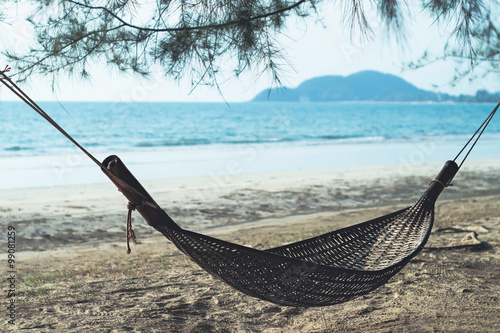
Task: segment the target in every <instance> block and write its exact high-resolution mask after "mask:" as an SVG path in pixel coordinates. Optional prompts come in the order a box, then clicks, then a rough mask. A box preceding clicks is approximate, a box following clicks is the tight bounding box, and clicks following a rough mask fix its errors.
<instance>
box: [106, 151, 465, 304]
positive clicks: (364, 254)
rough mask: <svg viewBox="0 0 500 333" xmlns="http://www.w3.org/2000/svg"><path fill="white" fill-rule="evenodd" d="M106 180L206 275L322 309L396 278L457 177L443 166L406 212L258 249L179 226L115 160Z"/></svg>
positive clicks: (113, 158)
mask: <svg viewBox="0 0 500 333" xmlns="http://www.w3.org/2000/svg"><path fill="white" fill-rule="evenodd" d="M103 164H104V165H105V166H107V170H106V172H110V174H108V176H109V177H110V178H111V180H112V181H113V182H114V183H115V184H116V185H117V186H118V188H119V189H120V191H121V192H123V194H124V195H125V196H126V197H127V198H128V199H129V201H130V202H132V203H134V206H136V208H137V210H138V211H139V212H140V213H141V215H142V216H143V217H144V218H145V219H146V221H147V222H148V224H150V225H151V226H153V227H154V228H155V229H156V230H158V231H159V232H161V233H162V234H163V235H164V236H165V237H167V238H168V239H169V240H171V241H172V242H173V243H174V244H175V246H177V247H178V248H179V249H180V250H181V251H182V252H184V253H185V254H186V255H187V256H188V257H189V258H191V259H192V260H193V261H195V262H196V263H197V264H198V265H199V266H201V267H202V268H203V269H204V270H206V271H207V272H209V273H210V274H212V275H213V276H215V277H216V278H218V279H220V280H222V281H224V282H226V283H227V284H229V285H231V286H232V287H234V288H236V289H238V290H240V291H242V292H244V293H246V294H248V295H250V296H254V297H258V298H260V299H263V300H266V301H270V302H273V303H276V304H279V305H287V306H307V307H310V306H325V305H332V304H336V303H341V302H345V301H348V300H351V299H353V298H355V297H358V296H360V295H363V294H366V293H368V292H370V291H372V290H374V289H376V288H378V287H380V286H381V285H383V284H384V283H386V282H387V281H388V280H389V279H390V278H391V277H392V276H394V275H395V274H396V273H397V272H399V271H400V270H401V269H402V268H403V267H404V266H405V265H406V264H407V263H408V262H409V261H410V260H411V259H412V258H413V257H414V256H415V255H417V253H418V252H420V250H421V249H422V248H423V246H424V245H425V243H426V242H427V239H428V238H429V235H430V231H431V229H432V224H433V220H434V204H435V201H436V199H437V197H438V196H439V194H440V193H441V191H442V190H443V188H444V187H445V186H446V184H448V183H449V181H450V180H451V179H452V178H453V176H454V175H455V173H456V172H457V171H458V166H457V164H456V163H455V162H452V161H448V162H447V164H446V165H445V167H444V168H443V170H442V171H441V172H440V174H439V175H438V176H437V177H436V179H435V180H433V181H432V182H431V185H430V186H429V189H428V190H427V191H426V192H425V193H424V194H423V195H422V197H421V198H420V199H419V200H418V201H417V202H416V203H415V204H414V205H413V206H411V207H408V208H405V209H402V210H399V211H397V212H394V213H391V214H388V215H385V216H382V217H379V218H376V219H373V220H370V221H367V222H364V223H361V224H357V225H353V226H350V227H346V228H343V229H339V230H336V231H332V232H329V233H326V234H323V235H320V236H316V237H313V238H310V239H306V240H303V241H299V242H296V243H293V244H288V245H284V246H280V247H275V248H271V249H267V250H256V249H253V248H249V247H246V246H241V245H238V244H233V243H230V242H227V241H224V240H220V239H217V238H214V237H210V236H207V235H203V234H200V233H196V232H192V231H189V230H184V229H182V228H181V227H179V226H178V225H177V224H176V223H175V222H174V221H173V220H172V219H171V218H170V217H169V216H168V215H167V213H165V211H163V210H162V209H161V208H160V207H159V206H158V205H157V204H156V203H155V202H154V200H153V199H152V198H151V197H150V196H149V194H147V192H146V191H145V190H144V188H143V187H142V186H141V185H140V184H139V182H138V181H137V180H136V179H135V178H134V177H133V175H132V174H131V173H130V172H129V171H128V170H127V169H126V167H125V166H124V165H123V163H122V162H121V161H120V159H119V158H118V157H116V156H110V157H108V158H107V159H106V160H105V161H104V162H103Z"/></svg>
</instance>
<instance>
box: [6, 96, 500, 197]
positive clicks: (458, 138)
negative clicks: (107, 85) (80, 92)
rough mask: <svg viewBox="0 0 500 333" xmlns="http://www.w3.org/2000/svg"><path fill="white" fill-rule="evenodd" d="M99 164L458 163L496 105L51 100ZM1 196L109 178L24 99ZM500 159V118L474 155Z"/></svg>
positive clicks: (156, 175) (16, 111)
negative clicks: (108, 160) (113, 160)
mask: <svg viewBox="0 0 500 333" xmlns="http://www.w3.org/2000/svg"><path fill="white" fill-rule="evenodd" d="M39 105H40V107H41V108H42V109H43V110H44V111H45V112H46V113H47V114H49V115H50V116H51V117H52V118H53V119H54V120H55V121H56V122H57V123H58V124H59V125H60V126H61V127H62V128H64V129H65V130H66V131H67V132H68V133H69V134H70V135H71V136H73V138H75V139H76V140H77V141H78V142H79V143H80V144H81V145H82V146H84V147H85V148H86V149H87V150H88V151H89V152H91V153H92V154H93V155H94V156H96V157H97V158H98V159H100V160H103V159H104V158H105V157H106V156H108V155H111V154H116V155H119V156H120V157H121V158H122V160H123V161H124V162H125V164H126V165H127V166H128V167H129V169H131V170H132V171H133V172H134V174H135V175H136V177H137V178H139V179H160V178H161V179H165V178H180V177H198V176H210V175H211V176H212V177H221V176H223V175H224V174H240V173H259V172H280V171H290V170H314V169H322V168H337V167H338V168H340V167H343V168H345V167H355V166H367V165H396V164H399V165H401V164H405V163H406V164H411V165H418V164H419V163H422V164H423V163H427V162H432V161H440V160H442V161H443V162H444V161H446V160H448V159H454V158H455V156H456V155H457V153H458V152H459V151H460V149H461V147H462V146H463V145H464V144H465V143H466V142H467V140H468V139H469V138H470V137H471V135H472V134H473V133H474V132H475V131H476V129H477V128H478V127H479V126H480V125H481V124H482V122H483V121H484V120H485V119H486V117H487V116H488V114H489V113H490V112H491V110H492V109H493V108H494V106H495V105H493V104H425V103H424V104H414V103H315V102H288V103H287V102H242V103H229V104H225V103H153V102H151V103H149V102H148V103H144V102H141V103H129V102H44V103H39ZM0 114H1V122H0V190H6V189H16V188H30V187H43V186H65V185H74V184H90V183H99V182H106V181H108V180H107V178H105V177H104V176H103V175H102V173H101V171H100V170H98V168H97V167H96V166H95V165H93V164H92V162H91V161H90V160H89V159H88V158H87V157H86V156H85V155H84V154H82V153H81V152H80V151H78V150H77V149H76V148H75V147H74V145H73V144H72V143H71V142H70V141H69V140H67V139H66V138H65V137H64V136H63V135H61V134H60V133H59V132H58V131H57V130H56V129H54V128H53V127H52V126H51V125H50V124H49V123H48V122H46V121H45V120H44V119H43V118H42V117H41V116H39V115H38V114H36V113H35V112H34V111H33V110H32V109H30V108H29V107H28V106H27V105H25V104H24V103H22V102H1V103H0ZM499 157H500V115H499V116H496V117H495V118H493V119H492V121H491V123H490V125H489V127H488V128H487V130H486V131H485V133H484V134H483V136H482V137H481V140H480V141H479V142H478V144H477V145H476V147H475V148H474V150H473V152H472V153H471V155H470V157H469V158H471V159H472V158H474V159H482V158H499Z"/></svg>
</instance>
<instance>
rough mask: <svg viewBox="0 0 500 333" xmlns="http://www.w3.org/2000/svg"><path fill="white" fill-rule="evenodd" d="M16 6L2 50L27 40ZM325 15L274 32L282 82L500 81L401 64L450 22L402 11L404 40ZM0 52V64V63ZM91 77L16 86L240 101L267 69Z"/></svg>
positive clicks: (75, 97) (101, 72)
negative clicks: (371, 76)
mask: <svg viewBox="0 0 500 333" xmlns="http://www.w3.org/2000/svg"><path fill="white" fill-rule="evenodd" d="M21 13H22V9H20V10H19V11H18V12H17V15H13V16H12V15H11V20H10V23H11V24H10V25H7V24H1V23H0V36H1V37H0V50H13V49H19V48H23V47H24V48H25V47H26V46H27V45H29V42H30V37H29V36H30V28H29V25H28V24H26V23H25V22H24V19H23V15H22V14H21ZM320 13H321V16H322V18H323V22H322V23H321V24H320V23H315V22H314V21H313V20H310V21H309V22H308V23H307V24H304V23H303V22H301V21H296V20H295V19H290V20H289V21H288V24H287V31H285V33H284V34H283V35H282V36H281V37H280V42H281V43H282V44H283V45H284V46H285V50H286V52H287V55H288V60H289V61H290V64H291V67H288V68H286V70H285V72H284V75H283V79H284V83H285V85H286V86H288V87H296V86H297V85H299V84H300V83H301V82H303V81H305V80H307V79H310V78H313V77H316V76H323V75H349V74H352V73H356V72H358V71H362V70H377V71H380V72H384V73H390V74H394V75H398V76H400V77H402V78H404V79H405V80H407V81H408V82H410V83H412V84H414V85H415V86H417V87H418V88H421V89H426V90H432V91H435V92H445V93H450V94H453V95H458V94H475V92H476V91H477V90H478V89H486V90H488V91H490V92H496V91H500V80H498V78H495V77H493V76H491V75H490V76H488V77H486V78H481V79H477V80H474V81H472V82H469V81H467V80H463V81H462V82H460V83H459V84H458V85H457V86H455V87H453V86H451V85H450V84H449V82H450V81H451V80H452V78H453V76H454V69H455V67H456V66H457V64H456V63H455V62H454V61H452V60H449V61H446V62H444V61H440V62H437V63H434V64H431V65H428V66H426V67H424V68H422V69H418V70H408V69H404V64H405V63H408V62H410V61H415V60H417V59H418V58H419V57H420V56H421V55H422V54H423V53H424V51H426V50H427V51H428V52H429V53H430V54H436V55H438V54H439V52H440V51H442V48H443V46H444V45H445V43H446V42H447V40H448V37H449V35H450V31H451V28H452V27H451V26H438V25H437V24H435V23H433V21H432V20H431V19H430V18H429V17H427V16H426V15H425V14H422V13H420V9H419V8H410V14H408V15H407V21H406V31H407V34H406V36H407V39H406V41H405V42H404V43H403V44H401V43H399V42H398V41H397V40H396V39H395V38H394V36H392V35H390V34H388V33H387V32H386V31H385V29H384V27H383V26H382V25H381V24H380V23H379V19H378V18H377V16H376V14H375V11H373V10H369V9H367V17H368V21H369V22H370V23H371V25H372V27H373V28H374V32H375V35H374V38H373V39H372V40H369V41H366V40H365V41H361V40H360V38H359V35H354V38H352V39H351V34H350V31H349V30H348V29H347V28H346V27H344V25H343V24H342V23H341V22H342V11H341V10H340V9H338V8H335V6H334V5H333V4H332V3H331V2H326V3H325V4H323V5H322V7H321V8H320ZM5 65H6V63H5V59H3V58H2V57H1V56H0V67H2V68H3V67H5ZM91 75H92V79H91V80H90V81H81V80H79V79H67V78H64V77H63V78H61V79H60V80H59V85H58V87H57V88H56V89H55V90H52V86H51V83H50V80H49V79H47V78H41V77H36V78H34V79H32V80H31V82H30V83H29V84H26V85H23V86H22V88H23V89H24V90H25V91H26V92H27V93H28V95H30V96H31V97H32V98H33V99H34V100H37V101H47V100H50V101H124V102H126V101H137V102H141V101H168V102H174V101H175V102H224V101H227V102H244V101H248V100H251V99H252V98H253V97H254V96H255V95H256V94H258V93H259V92H260V91H262V90H264V89H267V88H269V87H270V86H271V82H270V80H269V79H268V77H266V76H265V75H263V76H260V77H256V76H255V75H253V74H252V73H246V74H244V75H242V76H241V77H239V78H237V79H229V80H227V81H225V82H222V83H221V84H220V91H219V90H218V89H217V88H215V87H206V86H198V87H197V88H196V89H195V90H194V91H192V85H191V82H190V81H189V80H183V81H180V82H176V81H174V80H173V79H171V78H168V77H164V76H163V75H162V73H161V72H157V73H155V74H154V75H152V76H151V77H150V78H149V79H145V78H141V77H137V76H133V75H130V74H118V73H116V72H115V71H113V70H111V69H110V68H109V67H106V66H105V65H104V64H96V65H95V66H93V67H92V69H91ZM0 100H1V101H8V100H16V96H14V95H12V94H11V93H10V92H9V91H8V90H7V89H5V88H0Z"/></svg>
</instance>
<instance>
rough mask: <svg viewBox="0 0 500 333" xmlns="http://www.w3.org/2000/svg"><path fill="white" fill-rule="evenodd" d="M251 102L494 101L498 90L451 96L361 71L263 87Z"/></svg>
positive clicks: (499, 97)
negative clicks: (472, 94) (268, 87)
mask: <svg viewBox="0 0 500 333" xmlns="http://www.w3.org/2000/svg"><path fill="white" fill-rule="evenodd" d="M253 101H297V102H299V101H311V102H326V101H331V102H337V101H338V102H341V101H360V102H362V101H363V102H364V101H366V102H368V101H373V102H377V101H380V102H410V101H411V102H426V101H432V102H445V101H453V102H498V101H500V93H497V94H490V93H488V92H487V91H485V90H480V91H478V92H477V94H476V96H466V95H460V96H451V95H448V94H437V93H435V92H432V91H427V90H423V89H419V88H417V87H415V86H414V85H412V84H411V83H409V82H407V81H405V80H403V79H402V78H400V77H398V76H395V75H392V74H384V73H380V72H377V71H362V72H358V73H354V74H351V75H349V76H340V75H330V76H320V77H316V78H312V79H310V80H307V81H304V82H302V83H301V84H300V85H299V86H298V87H297V88H273V89H266V90H264V91H262V92H260V93H259V94H257V96H255V98H254V99H253Z"/></svg>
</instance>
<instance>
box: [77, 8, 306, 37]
mask: <svg viewBox="0 0 500 333" xmlns="http://www.w3.org/2000/svg"><path fill="white" fill-rule="evenodd" d="M308 1H311V0H300V1H297V2H295V3H293V4H291V5H290V6H287V7H283V8H280V9H277V10H275V11H272V12H269V13H264V14H260V15H256V16H252V17H249V18H245V19H244V20H242V19H239V20H232V21H228V22H224V23H219V24H207V25H202V26H192V27H191V26H185V27H178V28H172V27H170V28H149V27H140V26H137V25H134V24H131V23H129V22H127V21H125V20H123V19H122V18H121V17H119V16H118V15H116V14H115V13H113V12H112V11H111V10H110V9H109V8H106V7H103V6H90V5H87V4H83V3H80V2H77V1H74V0H68V2H70V3H72V4H75V5H77V6H81V7H85V8H88V9H91V10H102V11H105V12H107V13H108V14H109V15H111V16H112V17H114V18H115V19H117V20H118V21H120V22H121V23H122V24H124V25H125V26H127V27H129V28H132V29H137V30H144V31H151V32H179V31H196V30H207V29H220V28H225V27H228V26H232V25H237V24H240V23H241V22H242V21H244V22H252V21H256V20H261V19H265V18H268V17H271V16H275V15H279V14H282V13H284V12H287V11H290V10H292V9H294V8H297V7H299V6H300V5H302V4H303V3H305V2H308Z"/></svg>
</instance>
